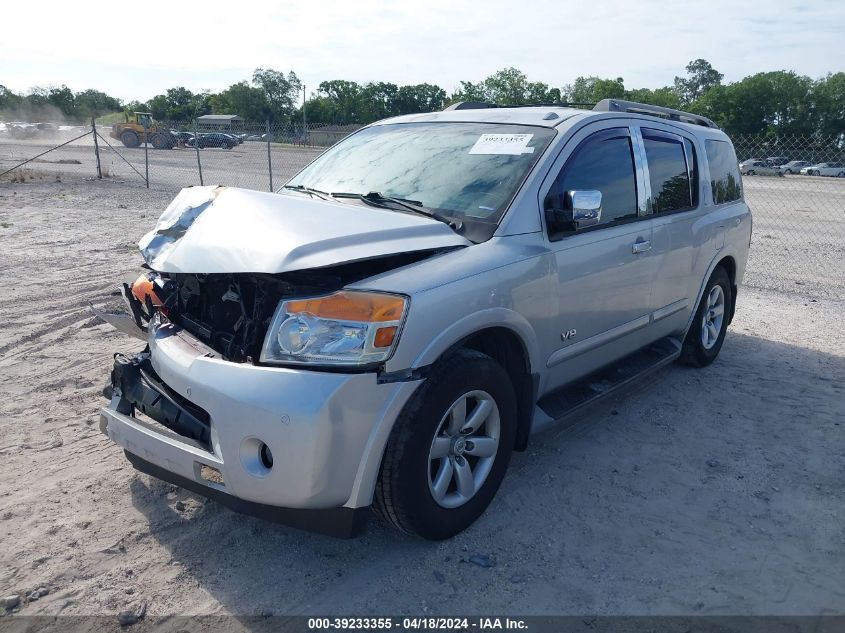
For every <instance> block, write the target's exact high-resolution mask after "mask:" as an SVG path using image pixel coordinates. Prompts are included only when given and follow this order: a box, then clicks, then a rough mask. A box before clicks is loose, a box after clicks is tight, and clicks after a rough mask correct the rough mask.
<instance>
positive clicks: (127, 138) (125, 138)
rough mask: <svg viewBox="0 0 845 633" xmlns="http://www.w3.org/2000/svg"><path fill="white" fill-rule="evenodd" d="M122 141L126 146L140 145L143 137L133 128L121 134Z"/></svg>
mask: <svg viewBox="0 0 845 633" xmlns="http://www.w3.org/2000/svg"><path fill="white" fill-rule="evenodd" d="M120 142H121V143H123V144H124V145H125V146H126V147H138V146H139V145H140V144H141V139H139V138H138V135H137V134H135V132H133V131H132V130H126V131H125V132H123V133H122V134H121V135H120Z"/></svg>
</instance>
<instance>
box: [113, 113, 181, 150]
mask: <svg viewBox="0 0 845 633" xmlns="http://www.w3.org/2000/svg"><path fill="white" fill-rule="evenodd" d="M125 115H126V122H125V123H115V124H114V125H112V128H111V132H109V136H111V137H112V138H116V139H117V140H119V141H120V142H121V143H123V144H124V145H125V146H126V147H138V146H139V145H140V144H141V143H146V142H149V143H150V145H152V146H153V148H154V149H173V148H174V147H176V137H175V136H173V134H172V133H171V132H170V130H168V129H166V128H163V127H159V126H158V125H157V124H156V122H155V121H154V120H153V115H152V114H150V113H149V112H132V113H131V114H130V113H128V112H127V113H125Z"/></svg>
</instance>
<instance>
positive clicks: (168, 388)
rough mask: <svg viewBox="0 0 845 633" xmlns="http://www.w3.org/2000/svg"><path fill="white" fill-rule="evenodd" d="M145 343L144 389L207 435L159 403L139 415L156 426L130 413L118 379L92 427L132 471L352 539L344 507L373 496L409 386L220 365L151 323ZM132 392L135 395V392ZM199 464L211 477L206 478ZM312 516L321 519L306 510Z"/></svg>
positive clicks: (181, 336) (186, 338) (369, 377)
mask: <svg viewBox="0 0 845 633" xmlns="http://www.w3.org/2000/svg"><path fill="white" fill-rule="evenodd" d="M148 343H149V346H150V352H149V364H150V365H151V367H152V369H153V370H154V376H153V377H154V380H153V382H152V383H149V382H147V383H145V385H144V389H145V390H149V389H156V388H158V389H159V391H160V392H164V393H163V395H164V397H165V398H169V399H170V401H171V402H172V403H175V404H176V405H177V408H178V406H179V405H180V403H181V404H188V403H189V404H190V406H189V411H190V413H193V414H195V415H199V413H205V414H207V422H206V421H205V419H203V423H204V424H205V423H207V424H208V432H207V433H206V434H194V435H193V437H192V436H191V434H190V433H186V432H185V430H184V429H185V426H184V425H180V424H173V423H172V422H173V421H172V418H169V419H167V420H165V419H164V414H163V413H162V411H166V412H170V413H172V412H173V411H174V409H173V408H172V406H170V405H168V406H166V407H162V406H161V403H159V404H158V405H157V406H156V407H155V408H149V407H148V408H147V409H145V411H146V412H147V415H149V416H150V417H153V418H155V419H158V420H159V422H151V421H149V419H147V418H144V417H141V416H136V415H134V413H135V411H136V408H135V407H133V406H131V405H129V402H128V400H127V398H126V397H125V395H124V393H123V391H124V390H126V391H127V395H128V394H129V392H130V391H131V390H130V389H128V388H127V385H126V384H125V380H124V384H123V385H121V383H120V381H117V383H116V384H114V385H113V389H114V392H113V397H112V401H111V403H110V404H109V405H108V406H107V407H105V408H103V409H102V410H101V417H100V427H101V429H102V430H103V432H104V433H106V434H107V435H108V436H109V438H110V439H111V440H112V441H114V442H115V443H116V444H118V445H120V446H122V447H123V448H124V449H125V451H126V452H127V455H128V456H129V457H130V461H131V462H132V463H133V465H135V467H136V468H138V469H139V470H142V471H143V472H147V473H149V474H152V475H154V476H156V477H159V478H161V479H164V480H167V481H172V482H173V483H176V484H178V485H180V486H183V487H185V488H188V489H190V490H192V491H194V492H197V493H199V494H202V495H204V496H207V497H209V498H213V499H216V500H218V501H220V502H221V503H223V504H224V505H227V506H228V507H231V508H232V509H234V510H237V511H240V512H246V513H249V514H255V515H257V516H262V517H264V518H268V519H271V520H276V521H281V522H284V523H289V524H291V525H294V526H296V527H303V528H306V529H314V530H317V531H326V530H324V529H322V528H321V527H320V526H321V525H324V524H332V523H336V524H337V530H335V532H339V533H340V534H339V535H344V534H345V533H346V532H350V534H351V533H352V532H354V529H353V528H356V526H358V525H359V521H360V518H358V517H359V514H360V513H358V512H355V511H356V510H359V509H366V507H367V506H369V505H370V503H371V501H372V494H373V488H374V485H375V479H376V477H377V475H378V468H379V464H380V462H381V456H382V453H383V448H384V444H385V443H386V441H387V437H388V435H389V433H390V430H391V429H392V426H393V422H394V421H395V419H396V417H397V416H398V415H399V412H400V411H401V410H402V407H404V405H405V403H406V402H407V400H408V398H409V397H410V396H411V394H412V393H413V391H414V390H415V389H416V387H417V385H418V383H419V381H414V382H401V383H389V384H380V383H379V382H378V379H377V375H376V374H375V373H359V374H341V373H330V372H316V371H305V370H294V369H287V368H280V367H260V366H256V365H253V364H250V363H231V362H228V361H225V360H223V359H221V358H219V357H216V356H215V355H214V353H213V351H212V350H210V349H209V348H207V347H205V346H204V345H203V344H202V343H200V342H199V341H198V340H197V339H195V338H194V337H192V336H190V335H189V334H187V333H186V332H184V331H183V330H181V329H180V328H177V327H176V326H173V325H172V324H169V323H164V324H161V323H157V322H156V321H154V322H153V323H151V324H150V327H149V338H148ZM132 393H134V394H135V396H134V397H135V398H137V393H138V391H133V392H132ZM146 393H149V392H148V391H146ZM152 395H153V396H155V393H153V394H152ZM154 400H155V398H154V397H153V398H146V402H147V403H149V402H151V401H154ZM136 406H138V405H136ZM198 412H199V413H198ZM184 420H185V418H182V421H183V422H184ZM174 431H175V432H174ZM262 445H266V447H267V448H269V451H270V453H271V454H272V465H271V466H270V467H268V466H267V462H266V460H263V461H262V459H261V447H262ZM204 467H210V468H212V469H214V470H215V471H217V472H219V475H220V479H222V481H215V480H209V479H208V477H207V476H204V474H205V475H207V470H206V469H205V468H204ZM212 479H215V478H212ZM323 511H328V515H326V516H328V517H329V518H327V519H326V520H325V521H324V520H323V519H322V518H320V517H321V516H322V515H318V514H316V513H317V512H323ZM312 522H313V525H310V524H311V523H312Z"/></svg>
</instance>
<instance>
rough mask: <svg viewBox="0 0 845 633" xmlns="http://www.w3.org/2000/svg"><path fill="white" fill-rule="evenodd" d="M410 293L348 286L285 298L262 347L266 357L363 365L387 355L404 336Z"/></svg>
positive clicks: (277, 360)
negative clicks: (401, 333) (316, 294)
mask: <svg viewBox="0 0 845 633" xmlns="http://www.w3.org/2000/svg"><path fill="white" fill-rule="evenodd" d="M407 306H408V300H407V299H406V298H405V297H402V296H400V295H394V294H387V293H381V292H359V291H354V290H343V291H340V292H336V293H334V294H331V295H327V296H325V297H315V298H312V299H289V300H283V301H281V302H280V303H279V307H278V308H276V313H275V314H274V315H273V320H272V321H271V322H270V327H269V329H268V330H267V336H266V338H265V339H264V346H263V348H262V349H261V362H263V363H280V364H290V363H293V364H312V365H346V366H353V367H359V366H364V365H370V364H373V363H379V362H382V361H385V360H387V359H388V358H389V357H390V354H391V353H392V352H393V349H394V348H395V347H396V343H397V342H398V341H399V330H400V328H401V326H402V321H403V319H404V318H405V313H406V311H407Z"/></svg>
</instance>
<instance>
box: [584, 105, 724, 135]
mask: <svg viewBox="0 0 845 633" xmlns="http://www.w3.org/2000/svg"><path fill="white" fill-rule="evenodd" d="M593 110H595V111H596V112H630V113H631V114H645V115H647V116H656V117H660V118H661V119H669V120H670V121H681V122H683V123H692V124H694V125H703V126H704V127H712V128H715V129H717V130H718V129H719V126H718V125H716V124H715V123H714V122H713V121H711V120H710V119H708V118H707V117H704V116H701V115H698V114H692V113H691V112H682V111H681V110H673V109H672V108H664V107H663V106H656V105H648V104H646V103H636V102H634V101H624V100H622V99H602V100H601V101H599V102H598V103H597V104H596V105H595V106H594V107H593Z"/></svg>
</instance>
